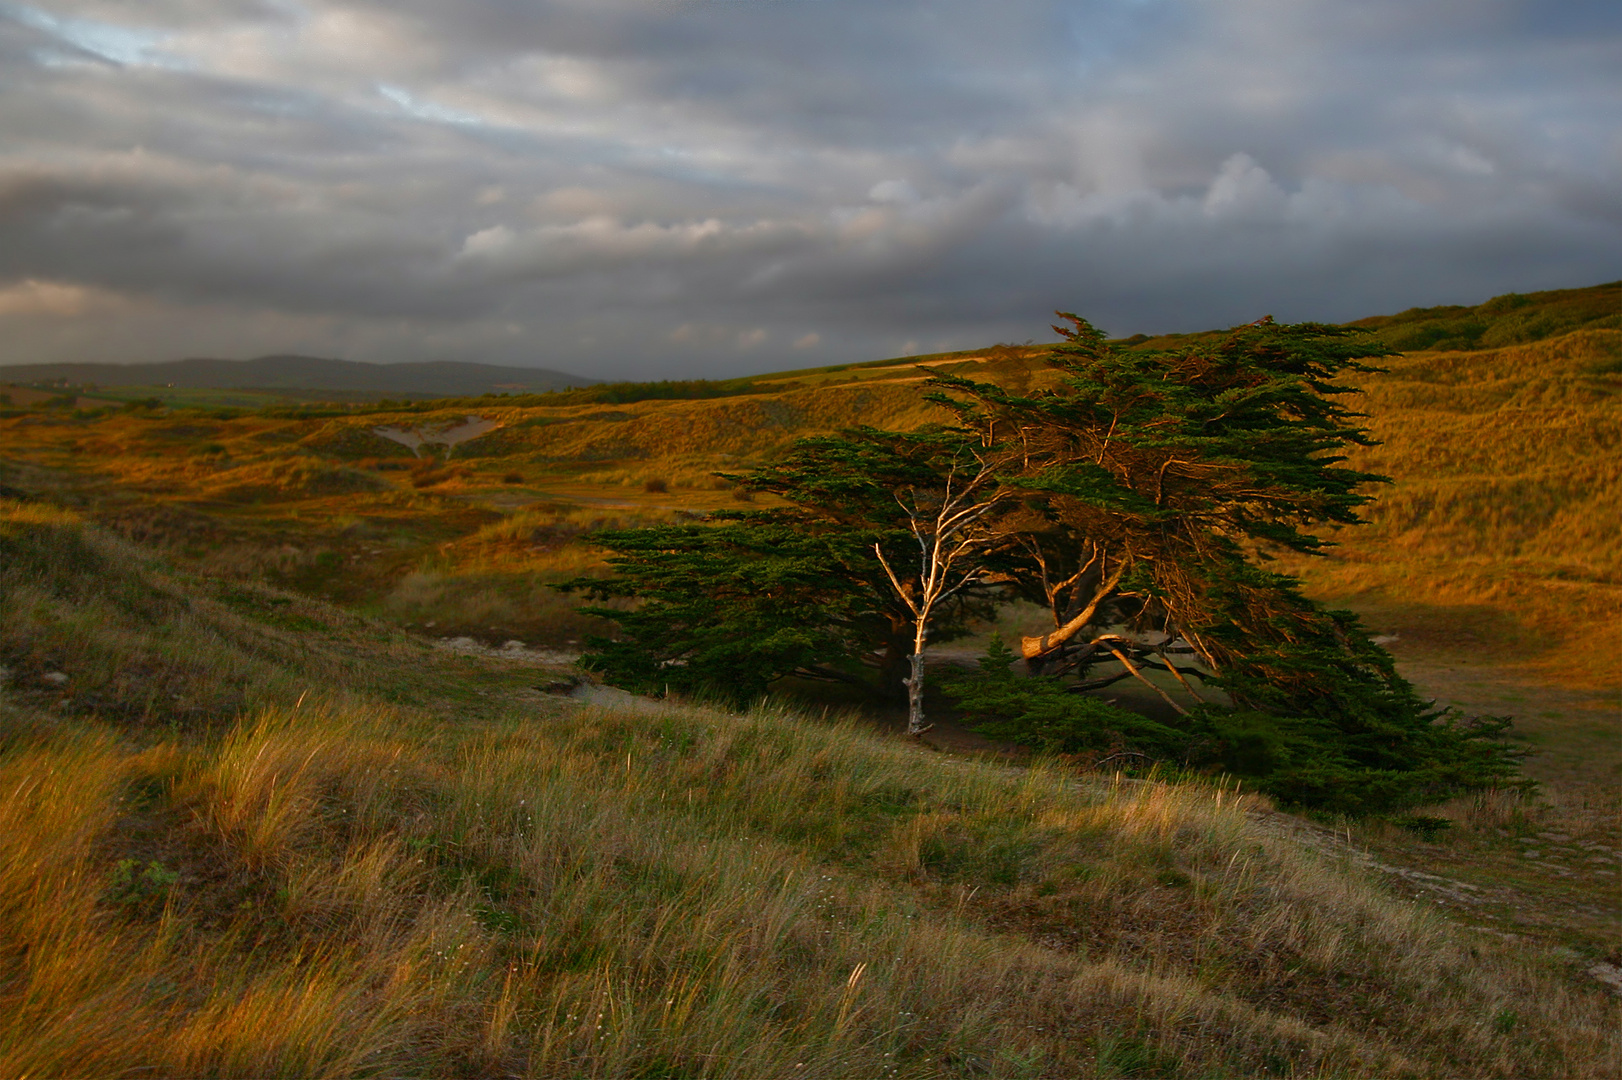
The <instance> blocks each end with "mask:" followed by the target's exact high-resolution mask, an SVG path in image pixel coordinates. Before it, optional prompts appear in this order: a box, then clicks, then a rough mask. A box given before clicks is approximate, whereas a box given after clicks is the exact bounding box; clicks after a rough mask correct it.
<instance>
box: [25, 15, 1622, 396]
mask: <svg viewBox="0 0 1622 1080" xmlns="http://www.w3.org/2000/svg"><path fill="white" fill-rule="evenodd" d="M47 8H48V9H49V10H48V11H46V9H47ZM53 20H55V21H54V22H53ZM69 22H71V23H72V28H71V32H68V31H67V30H63V29H62V27H63V26H64V25H66V24H67V23H69ZM53 27H54V29H53ZM98 35H99V36H98ZM98 41H100V42H102V43H103V44H105V42H107V41H112V42H114V43H115V45H116V43H117V42H119V41H123V42H126V43H128V42H136V43H138V44H139V43H142V42H145V43H146V44H144V45H142V46H141V47H140V48H134V47H133V46H132V47H131V49H130V50H126V51H125V52H124V53H122V54H121V55H113V54H116V53H118V48H115V47H113V46H108V47H106V49H105V50H104V52H105V53H106V55H102V54H97V55H98V56H99V57H100V58H99V59H96V58H95V57H91V58H88V59H86V58H84V57H80V60H72V59H71V57H70V54H71V53H72V50H73V49H75V48H78V49H80V51H81V53H82V52H83V51H84V49H83V46H84V44H85V43H87V42H88V43H89V44H91V45H95V44H96V43H97V42H98ZM76 42H77V44H76ZM53 50H54V51H53ZM92 51H94V50H92ZM64 57H70V58H69V59H64ZM81 61H82V62H81ZM1619 116H1622V18H1619V17H1618V16H1617V14H1616V9H1615V6H1614V5H1613V4H1581V3H1570V4H1534V3H1523V2H1512V0H1447V2H1437V3H1429V4H1412V3H1397V2H1395V0H1365V2H1362V3H1358V4H1345V3H1341V2H1338V0H1089V2H1082V0H1073V2H1063V0H1006V2H1004V3H998V4H984V3H978V2H976V3H968V2H946V3H942V2H928V0H892V2H879V0H818V2H807V0H802V2H792V0H786V2H774V3H716V2H711V3H705V2H683V0H660V2H648V0H538V2H523V3H520V2H517V0H472V2H468V3H463V4H458V5H454V6H447V5H444V4H440V3H430V2H428V0H393V2H388V3H385V2H382V0H375V2H373V0H358V2H353V3H338V2H328V0H307V2H303V3H298V2H294V0H264V2H262V3H255V2H241V3H234V4H229V5H227V4H221V3H203V2H201V0H195V2H188V0H163V2H161V3H153V4H143V5H141V6H140V7H138V8H135V7H131V6H130V5H127V4H118V3H113V2H110V0H109V2H96V3H66V2H64V3H52V4H45V3H43V2H41V3H39V4H37V5H35V6H33V7H29V8H25V7H23V6H22V5H19V4H16V3H0V135H3V136H4V137H3V138H0V326H4V327H5V328H6V329H7V333H6V334H5V335H4V341H5V342H6V344H5V345H4V346H0V363H5V362H27V361H33V360H44V359H56V358H63V359H68V358H74V359H87V360H94V359H146V358H162V357H163V356H166V355H169V354H172V353H174V352H198V351H212V352H215V353H227V354H230V353H236V354H246V353H249V352H253V351H270V350H280V349H293V348H298V349H304V350H306V351H315V352H325V353H328V354H343V355H349V356H352V357H355V358H360V359H423V358H435V357H454V358H461V359H473V360H493V361H502V362H519V363H523V362H533V363H538V364H544V365H547V366H554V367H562V368H568V367H570V366H571V365H572V366H574V367H575V368H576V369H578V370H581V371H582V372H588V371H589V373H591V374H611V375H654V376H656V375H671V374H723V373H734V372H740V371H747V370H761V369H764V368H769V367H772V366H788V365H794V366H798V365H801V364H804V363H810V362H816V361H817V360H825V361H831V360H836V359H837V360H846V359H860V358H866V357H872V356H878V355H884V354H888V353H894V352H898V351H901V350H902V349H903V347H907V346H911V347H914V348H944V347H953V346H961V345H969V344H977V343H984V342H987V341H992V340H998V339H1015V340H1022V339H1024V338H1027V337H1031V336H1039V337H1040V336H1042V329H1043V327H1044V326H1045V324H1046V320H1047V317H1048V312H1049V311H1051V309H1052V308H1053V307H1056V306H1063V307H1067V308H1074V309H1076V310H1080V311H1082V312H1083V313H1084V314H1088V315H1090V316H1092V317H1094V318H1095V319H1096V320H1097V321H1098V322H1100V323H1101V324H1102V325H1104V326H1105V327H1106V328H1107V329H1110V330H1112V331H1115V332H1122V333H1130V332H1133V331H1137V330H1156V329H1190V328H1194V327H1199V326H1206V325H1213V324H1217V323H1223V322H1234V321H1239V320H1242V319H1249V318H1254V317H1256V316H1257V315H1259V314H1262V313H1264V312H1272V313H1275V314H1277V315H1279V316H1280V317H1286V318H1307V317H1314V318H1351V317H1355V316H1358V315H1363V314H1369V313H1373V312H1376V311H1381V310H1391V309H1395V308H1400V307H1407V306H1410V305H1411V304H1426V303H1438V302H1456V301H1466V300H1479V299H1482V298H1484V297H1485V296H1487V295H1491V294H1492V293H1495V292H1502V291H1505V290H1508V289H1512V288H1515V289H1530V288H1539V287H1558V286H1562V285H1581V284H1588V283H1592V282H1594V281H1599V280H1605V279H1608V278H1614V277H1617V276H1622V274H1619V273H1618V270H1619V266H1622V257H1619V256H1618V255H1617V254H1616V253H1617V252H1618V251H1619V250H1622V246H1619V245H1618V243H1617V241H1618V240H1622V235H1619V234H1622V210H1619V205H1622V204H1619V203H1618V201H1617V194H1616V193H1617V192H1618V191H1619V190H1622V132H1619V125H1618V121H1617V119H1616V118H1617V117H1619ZM233 328H235V332H236V333H237V334H238V340H239V342H240V344H237V345H233V344H232V341H231V337H230V335H231V333H232V332H233ZM188 335H189V336H188ZM188 343H190V344H188Z"/></svg>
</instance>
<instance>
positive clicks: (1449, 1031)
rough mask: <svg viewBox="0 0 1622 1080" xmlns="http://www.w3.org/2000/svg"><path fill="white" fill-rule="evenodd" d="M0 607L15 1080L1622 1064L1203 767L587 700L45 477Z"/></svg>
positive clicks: (1, 892) (1517, 965)
mask: <svg viewBox="0 0 1622 1080" xmlns="http://www.w3.org/2000/svg"><path fill="white" fill-rule="evenodd" d="M0 606H3V607H4V609H5V611H6V612H7V615H8V617H7V618H6V619H5V620H4V621H3V622H0V663H3V665H4V668H5V672H4V676H3V678H0V687H3V690H0V732H3V733H4V737H3V739H0V851H3V852H4V858H3V859H0V911H3V912H4V913H5V917H4V918H3V919H0V938H3V939H4V940H3V948H0V972H3V973H0V1071H3V1072H4V1073H5V1074H6V1075H16V1076H24V1075H113V1074H119V1075H123V1074H130V1073H148V1072H150V1073H153V1074H156V1075H193V1074H208V1075H218V1074H239V1075H268V1074H294V1075H306V1076H308V1075H323V1076H325V1075H358V1074H365V1075H376V1074H383V1075H511V1076H563V1075H568V1076H700V1075H701V1076H718V1077H727V1076H733V1077H759V1076H808V1077H847V1076H896V1077H978V1076H992V1077H1040V1076H1060V1075H1062V1076H1099V1077H1130V1076H1187V1077H1195V1076H1267V1075H1277V1076H1284V1075H1289V1076H1331V1075H1332V1076H1380V1077H1386V1076H1425V1075H1471V1076H1561V1077H1571V1076H1603V1075H1614V1074H1615V1073H1616V1072H1617V1071H1618V1070H1619V1069H1622V1042H1619V1041H1618V1038H1617V1030H1618V1029H1617V1025H1616V1020H1617V1011H1618V1005H1617V1003H1616V1001H1615V999H1613V998H1610V997H1608V996H1607V995H1606V994H1605V992H1604V990H1603V989H1602V988H1601V987H1600V985H1599V984H1598V983H1597V982H1594V981H1592V980H1589V979H1587V978H1586V977H1585V976H1584V974H1583V971H1582V969H1583V967H1584V965H1591V964H1593V963H1594V961H1593V959H1592V958H1590V959H1583V958H1581V957H1580V956H1579V955H1578V954H1576V953H1572V952H1561V951H1559V950H1554V951H1549V950H1546V949H1544V948H1542V947H1528V944H1527V942H1526V941H1525V940H1524V939H1517V938H1513V936H1512V939H1511V940H1506V939H1505V937H1504V936H1503V935H1500V934H1497V933H1484V932H1480V931H1472V930H1469V929H1467V928H1464V927H1461V926H1460V925H1459V924H1458V923H1456V922H1454V921H1452V920H1450V919H1447V918H1444V917H1442V916H1441V915H1439V914H1438V912H1439V911H1441V910H1443V908H1441V907H1439V906H1438V903H1439V900H1440V896H1441V894H1436V896H1432V895H1430V894H1427V895H1426V897H1425V898H1424V900H1423V901H1422V902H1417V903H1416V902H1411V901H1408V900H1405V899H1403V898H1401V897H1400V896H1398V895H1395V894H1393V893H1392V892H1390V891H1388V890H1387V889H1386V888H1384V887H1382V886H1380V885H1378V884H1377V883H1375V882H1374V881H1372V880H1371V879H1370V878H1369V876H1368V871H1367V870H1364V869H1362V867H1363V866H1364V865H1365V864H1364V863H1361V862H1358V861H1357V860H1355V859H1353V860H1349V859H1347V858H1346V857H1345V853H1343V852H1338V851H1337V849H1336V848H1335V842H1334V840H1333V837H1332V836H1330V834H1329V833H1327V831H1323V830H1312V829H1310V828H1308V827H1306V826H1304V825H1300V824H1296V825H1292V824H1291V823H1290V820H1289V819H1286V818H1284V817H1283V816H1282V815H1277V814H1272V813H1269V811H1268V810H1267V808H1266V807H1265V806H1264V805H1262V804H1260V803H1258V802H1257V801H1256V800H1255V799H1254V798H1251V797H1244V796H1237V795H1236V794H1235V793H1234V792H1233V791H1232V790H1223V789H1222V788H1221V787H1203V786H1197V785H1184V786H1168V785H1163V784H1158V783H1125V784H1123V783H1118V782H1112V781H1110V780H1109V779H1108V778H1096V777H1095V778H1091V779H1082V780H1077V779H1075V778H1072V777H1069V776H1066V775H1065V774H1064V773H1063V772H1062V771H1059V770H1056V769H1053V768H1049V767H1036V768H1029V769H1010V768H1008V767H1006V766H1004V765H999V764H992V763H978V762H974V761H970V760H964V759H952V758H944V757H941V756H939V755H933V754H930V753H928V752H926V751H924V750H921V749H919V748H917V747H915V746H913V745H911V744H908V743H904V742H898V741H892V740H889V739H885V738H883V737H880V736H878V735H875V734H873V733H871V732H869V731H868V730H866V729H864V728H862V727H859V726H853V725H850V724H840V723H830V722H828V721H811V720H807V719H803V718H801V717H798V716H795V715H793V714H792V713H788V712H784V711H782V710H780V709H779V710H773V709H765V710H761V711H757V712H755V713H752V714H750V715H747V716H732V715H727V714H722V713H717V712H711V711H705V710H702V709H694V708H686V707H682V706H679V705H675V704H665V705H662V706H661V705H650V704H648V703H637V707H636V708H635V709H630V708H625V709H618V710H616V709H615V708H603V707H589V706H583V705H580V704H577V703H575V702H573V701H570V700H568V699H565V698H560V697H556V696H552V695H548V694H544V693H540V692H538V691H536V690H535V689H532V687H533V686H534V685H535V684H536V683H537V682H542V683H544V682H545V681H546V680H548V679H549V678H554V677H555V675H552V674H549V672H548V670H547V669H546V667H544V666H542V667H535V666H527V665H525V664H521V663H517V662H513V661H501V660H491V661H480V660H476V659H471V658H467V657H462V656H458V655H455V654H453V653H450V652H447V651H444V650H438V649H434V648H431V647H430V646H429V644H428V643H427V642H426V641H424V640H423V639H421V638H417V637H413V636H410V635H407V634H405V633H402V632H401V631H400V630H399V629H397V628H394V627H391V626H390V625H388V624H385V623H380V622H376V621H373V620H369V619H365V618H359V617H356V616H355V615H353V614H351V613H348V612H345V611H343V610H342V609H338V608H334V607H331V606H328V605H326V604H323V603H320V602H317V601H312V600H310V599H307V598H305V597H301V596H298V595H295V594H289V593H284V592H280V591H278V590H276V589H272V588H267V587H264V586H261V585H251V584H247V583H231V582H226V581H221V580H218V579H213V580H206V579H197V578H193V577H192V576H190V575H188V574H186V573H184V572H178V571H176V570H174V569H172V568H169V567H167V566H165V564H164V563H163V562H162V561H161V560H157V559H154V558H153V557H152V555H151V554H150V552H146V551H142V550H139V549H136V548H132V547H130V546H128V545H126V544H124V543H122V542H118V541H115V540H113V539H111V538H109V537H107V536H105V535H103V534H101V533H100V532H99V531H98V530H97V529H95V528H93V527H87V526H86V525H85V524H84V523H83V522H82V521H81V520H79V519H78V517H77V516H76V515H74V514H72V513H69V512H66V511H63V510H60V509H53V508H50V507H46V506H42V505H40V504H39V503H37V502H17V501H15V500H8V499H4V498H0ZM1489 818H1490V821H1488V819H1487V818H1484V819H1483V822H1484V824H1483V826H1482V827H1483V830H1484V831H1486V832H1489V833H1490V830H1491V828H1492V827H1494V826H1498V827H1502V826H1504V825H1509V826H1511V827H1513V819H1512V818H1509V817H1504V816H1502V815H1499V816H1496V817H1492V816H1491V815H1490V814H1489ZM1304 841H1310V842H1304ZM1437 880H1440V879H1437ZM1450 903H1451V902H1450Z"/></svg>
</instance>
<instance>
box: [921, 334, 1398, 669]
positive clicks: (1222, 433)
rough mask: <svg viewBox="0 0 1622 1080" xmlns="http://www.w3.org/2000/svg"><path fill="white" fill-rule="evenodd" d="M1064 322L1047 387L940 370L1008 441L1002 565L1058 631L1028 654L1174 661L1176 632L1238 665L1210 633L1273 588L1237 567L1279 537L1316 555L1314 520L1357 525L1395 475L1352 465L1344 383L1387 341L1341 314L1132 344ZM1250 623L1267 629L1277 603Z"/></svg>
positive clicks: (964, 405) (1051, 665)
mask: <svg viewBox="0 0 1622 1080" xmlns="http://www.w3.org/2000/svg"><path fill="white" fill-rule="evenodd" d="M1064 317H1065V318H1066V319H1067V320H1069V322H1070V323H1071V326H1069V327H1055V328H1054V329H1055V330H1056V331H1057V332H1058V333H1059V334H1060V335H1061V336H1062V337H1063V338H1064V342H1063V344H1061V345H1060V346H1058V347H1057V348H1056V349H1054V351H1053V353H1052V354H1051V356H1050V358H1049V361H1048V363H1049V366H1050V368H1051V369H1052V372H1053V375H1054V378H1053V379H1052V380H1051V381H1050V385H1049V387H1048V388H1047V389H1045V390H1042V391H1039V392H1036V393H1028V394H1013V393H1010V392H1009V391H1007V390H1005V389H1004V388H1002V387H1000V386H997V385H994V384H990V383H980V382H974V381H971V380H968V379H964V378H959V377H952V376H948V375H940V376H937V377H936V378H935V379H934V384H935V386H936V387H937V388H938V389H937V392H936V394H935V395H934V399H935V400H936V401H937V402H938V403H940V404H941V405H943V406H945V407H947V408H949V409H951V410H953V411H954V412H955V413H956V414H957V416H958V418H959V421H960V423H961V424H962V426H963V427H964V429H966V430H968V431H971V432H973V433H974V434H975V436H976V437H977V438H978V440H979V441H980V442H981V443H983V444H985V445H989V446H995V447H997V448H998V449H999V451H1000V453H1001V455H1002V460H1004V461H1006V462H1008V463H1009V467H1008V468H1007V469H1006V470H1005V471H1004V474H1003V475H1002V477H1001V480H1002V482H1003V484H1004V485H1005V486H1006V487H1007V488H1008V489H1010V490H1018V491H1019V492H1020V493H1021V495H1022V497H1023V504H1022V509H1021V511H1020V512H1019V513H1017V514H1012V515H1009V516H1007V517H1006V518H1005V519H1004V521H1003V527H1004V528H1005V529H1006V530H1008V532H1009V533H1010V534H1011V536H1010V541H1011V542H1010V543H1009V544H1008V545H1007V546H1006V547H1005V548H1004V549H1003V552H1004V553H1003V555H1002V556H1001V559H1000V565H1001V566H1002V568H1003V570H1004V571H1005V573H1006V574H1007V576H1008V578H1009V579H1010V580H1011V581H1013V582H1014V583H1015V584H1016V587H1017V588H1018V589H1019V590H1020V591H1021V592H1022V593H1023V594H1024V595H1026V596H1027V597H1028V598H1029V599H1032V600H1034V601H1037V602H1038V603H1041V604H1044V605H1045V606H1047V607H1048V608H1049V610H1050V611H1051V612H1052V615H1053V627H1052V629H1051V630H1049V631H1047V632H1045V633H1041V634H1034V635H1031V636H1028V637H1026V638H1025V639H1024V640H1023V641H1021V643H1020V653H1021V655H1023V656H1024V657H1025V659H1026V660H1027V661H1028V662H1029V663H1030V664H1031V666H1032V668H1033V670H1035V671H1038V672H1041V671H1049V672H1051V671H1055V670H1062V669H1064V668H1067V667H1074V666H1076V665H1077V664H1080V663H1084V662H1086V661H1087V660H1089V659H1090V658H1092V657H1093V656H1095V655H1098V654H1100V653H1103V654H1106V655H1110V654H1113V655H1117V656H1119V657H1121V658H1122V662H1123V663H1124V664H1125V665H1126V666H1127V667H1129V668H1130V667H1132V666H1134V658H1137V659H1140V660H1150V661H1152V662H1154V663H1156V664H1157V665H1158V666H1162V667H1169V668H1172V669H1174V670H1175V665H1173V664H1171V663H1170V661H1168V660H1166V659H1165V654H1164V647H1165V646H1166V645H1167V644H1169V643H1171V642H1173V641H1179V640H1180V641H1182V642H1187V644H1188V645H1189V646H1192V648H1193V650H1194V651H1195V653H1196V654H1197V655H1198V656H1199V658H1200V659H1201V660H1202V661H1203V662H1204V664H1205V665H1206V666H1207V667H1208V668H1209V669H1210V670H1212V671H1221V670H1224V669H1225V668H1226V667H1228V666H1229V665H1230V664H1231V663H1232V662H1233V661H1234V660H1235V659H1236V656H1235V654H1234V653H1233V652H1232V651H1231V650H1229V649H1228V648H1227V647H1226V645H1225V644H1224V641H1223V640H1221V639H1220V638H1212V637H1211V635H1210V633H1209V630H1210V628H1211V627H1213V626H1216V625H1219V624H1226V623H1227V622H1228V621H1229V619H1230V618H1231V617H1232V616H1233V615H1234V614H1235V612H1234V610H1233V605H1234V604H1235V603H1236V602H1238V603H1241V604H1244V603H1251V604H1257V605H1260V606H1261V607H1262V608H1264V609H1265V608H1267V607H1268V605H1269V604H1271V603H1273V602H1274V599H1275V597H1274V589H1273V586H1272V585H1271V584H1269V585H1259V583H1258V580H1257V579H1256V578H1254V576H1253V575H1251V576H1247V575H1239V578H1237V579H1236V578H1235V576H1234V575H1235V573H1236V571H1237V568H1238V567H1240V566H1243V565H1250V564H1251V563H1252V562H1253V560H1255V559H1256V558H1258V557H1262V558H1265V557H1266V554H1267V549H1269V548H1274V549H1289V550H1293V551H1299V552H1309V553H1310V552H1316V551H1318V550H1319V549H1320V548H1321V547H1322V545H1323V541H1322V540H1321V539H1320V538H1319V537H1318V536H1317V535H1316V534H1315V533H1314V532H1312V531H1311V530H1312V529H1314V528H1316V527H1318V526H1322V525H1326V524H1338V525H1349V524H1354V523H1356V522H1357V521H1358V520H1359V519H1358V516H1357V510H1358V508H1359V507H1360V506H1362V505H1363V504H1365V503H1367V502H1368V501H1369V499H1370V498H1371V496H1370V495H1369V493H1368V492H1367V490H1366V488H1367V486H1368V485H1369V484H1371V483H1374V482H1378V481H1380V480H1382V479H1383V478H1382V477H1379V476H1374V475H1371V474H1368V473H1364V472H1360V471H1357V470H1354V469H1349V468H1346V467H1345V466H1344V464H1343V463H1344V461H1345V457H1344V453H1343V452H1344V450H1345V448H1346V447H1347V446H1348V445H1352V444H1364V443H1366V442H1367V436H1366V434H1365V432H1364V431H1363V429H1362V428H1361V427H1359V426H1358V424H1357V423H1356V421H1357V415H1356V414H1355V413H1353V412H1352V411H1350V410H1349V409H1347V408H1346V407H1344V406H1343V405H1341V404H1340V403H1339V398H1340V397H1341V396H1342V395H1344V394H1347V393H1350V392H1352V391H1351V389H1350V388H1349V387H1346V386H1344V385H1341V384H1340V383H1338V382H1337V381H1336V380H1337V378H1338V377H1339V376H1341V375H1343V374H1345V373H1347V372H1356V371H1367V370H1370V368H1369V366H1368V365H1367V364H1366V363H1365V362H1364V361H1366V360H1369V359H1374V358H1377V357H1379V356H1382V355H1385V354H1387V353H1388V352H1389V350H1388V349H1386V348H1385V347H1383V346H1381V345H1379V344H1378V343H1377V342H1373V341H1372V340H1371V339H1369V338H1368V337H1367V336H1366V335H1361V334H1357V333H1355V332H1352V331H1348V330H1345V329H1342V328H1339V327H1328V326H1320V325H1316V324H1310V323H1308V324H1301V325H1297V326H1281V325H1278V324H1276V323H1273V322H1272V321H1271V320H1263V321H1261V322H1259V323H1254V324H1251V325H1249V326H1244V327H1239V328H1237V329H1236V330H1234V331H1232V332H1231V333H1230V334H1228V335H1227V336H1226V337H1225V338H1222V339H1220V340H1217V341H1213V342H1210V343H1201V344H1197V345H1194V346H1190V347H1187V348H1184V349H1180V350H1177V351H1173V352H1134V351H1130V350H1121V349H1115V348H1113V347H1111V346H1110V345H1109V344H1108V343H1107V342H1106V341H1105V340H1104V338H1103V335H1101V334H1099V333H1098V331H1097V330H1095V329H1094V328H1093V327H1092V326H1091V325H1089V324H1088V323H1087V322H1086V321H1085V320H1083V319H1081V318H1079V317H1077V316H1075V315H1068V314H1067V315H1065V316H1064ZM1241 579H1242V580H1244V581H1245V582H1247V585H1244V586H1234V585H1232V584H1230V585H1229V586H1228V587H1225V588H1222V589H1216V588H1214V586H1215V584H1216V582H1218V581H1229V582H1233V581H1237V580H1241ZM1236 590H1237V591H1236ZM1253 621H1254V622H1255V623H1256V626H1257V628H1258V629H1260V628H1262V627H1263V626H1264V625H1265V624H1267V623H1268V616H1267V615H1266V614H1265V613H1263V614H1261V615H1260V617H1259V618H1257V619H1254V620H1253ZM1117 627H1119V628H1123V629H1124V630H1126V631H1127V632H1126V633H1125V634H1123V633H1120V632H1117V631H1116V630H1114V629H1112V628H1117ZM1180 674H1181V673H1179V676H1180Z"/></svg>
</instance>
